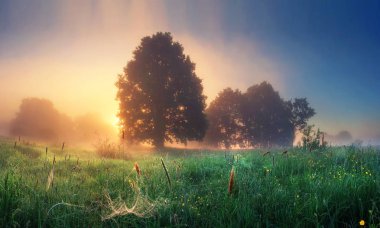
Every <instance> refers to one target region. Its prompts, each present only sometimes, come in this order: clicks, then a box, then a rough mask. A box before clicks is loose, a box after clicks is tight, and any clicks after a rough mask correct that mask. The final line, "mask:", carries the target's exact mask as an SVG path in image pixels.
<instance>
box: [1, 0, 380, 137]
mask: <svg viewBox="0 0 380 228" xmlns="http://www.w3.org/2000/svg"><path fill="white" fill-rule="evenodd" d="M297 3H300V2H297V1H294V2H292V3H290V4H285V3H273V2H266V3H262V2H258V1H252V2H251V1H249V2H244V1H237V2H236V4H234V3H231V2H228V1H222V2H221V3H220V4H217V2H212V1H210V2H207V3H206V2H201V1H195V2H192V3H189V2H176V1H144V2H141V1H113V2H106V1H90V0H89V1H83V2H81V4H76V2H75V1H65V2H61V1H51V2H49V3H46V2H44V1H41V0H34V1H28V2H26V3H25V2H23V1H17V0H16V1H11V0H6V1H2V2H1V3H0V49H1V50H2V51H1V52H0V96H1V97H2V101H1V104H0V113H2V115H1V117H0V133H1V132H3V133H4V132H5V130H4V128H3V129H1V126H2V125H3V126H4V124H5V123H7V122H9V121H10V120H11V119H12V118H14V116H15V114H16V112H17V111H18V108H19V106H20V104H21V100H22V99H24V98H27V97H38V98H44V99H48V100H50V101H52V103H53V104H54V106H55V108H56V109H57V110H58V111H59V112H61V113H65V114H67V115H69V116H71V117H72V118H75V117H78V116H81V115H85V114H87V113H97V114H98V115H100V116H101V117H102V118H103V119H104V121H105V122H107V123H108V124H109V125H112V124H115V122H116V121H117V119H116V117H115V115H116V112H117V109H118V105H117V101H116V100H115V98H116V87H115V86H114V83H115V82H116V80H117V75H118V74H121V73H122V72H123V68H124V67H125V66H126V64H127V62H128V61H130V60H131V58H132V52H133V50H134V49H135V48H136V47H137V46H138V45H139V42H140V40H141V38H143V37H145V36H151V35H152V34H154V33H156V32H159V31H162V32H171V34H172V35H173V38H174V40H175V41H178V42H179V43H181V44H182V45H183V47H184V52H185V54H186V55H189V56H190V58H191V60H192V61H193V62H194V63H195V64H196V73H197V75H198V77H200V78H201V79H202V80H203V86H204V93H205V95H206V96H207V97H208V98H207V104H209V103H210V102H211V101H212V100H213V99H214V98H215V97H216V95H217V94H218V93H219V92H220V91H221V90H223V89H224V88H226V87H231V88H232V89H240V90H241V91H243V92H245V90H246V89H247V88H248V87H249V86H251V85H254V84H258V83H260V82H262V81H268V82H270V83H271V84H272V85H273V86H274V88H275V90H276V91H279V93H280V96H281V97H283V98H284V99H286V100H288V99H292V98H296V97H306V98H307V99H308V101H309V102H310V105H311V107H313V108H314V109H315V110H316V113H317V114H316V115H315V117H313V118H312V119H311V121H310V123H311V124H315V125H316V126H317V127H319V128H321V130H322V131H326V132H327V133H328V134H329V135H333V136H334V135H338V134H339V133H340V132H342V131H347V132H349V133H350V134H351V135H352V140H355V139H361V140H363V141H364V142H365V144H368V143H370V144H380V121H379V115H378V113H379V112H380V101H379V99H378V98H379V97H378V95H379V92H378V88H380V78H379V75H380V65H378V64H377V63H378V62H379V60H380V27H379V26H378V25H377V23H378V21H380V13H379V12H380V11H379V10H380V3H379V2H376V1H369V2H366V4H361V3H358V2H353V1H352V2H351V1H336V2H332V3H317V2H315V3H314V2H312V3H310V2H309V3H303V2H302V4H297ZM338 9H339V10H338ZM4 98H6V99H4Z"/></svg>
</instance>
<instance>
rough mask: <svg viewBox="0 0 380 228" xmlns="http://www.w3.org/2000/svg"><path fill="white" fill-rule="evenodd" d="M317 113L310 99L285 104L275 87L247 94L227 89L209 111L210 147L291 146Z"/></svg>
mask: <svg viewBox="0 0 380 228" xmlns="http://www.w3.org/2000/svg"><path fill="white" fill-rule="evenodd" d="M314 114H315V112H314V109H312V108H310V106H309V103H308V102H307V100H306V98H296V99H294V101H292V100H290V101H284V100H283V99H282V98H281V97H280V95H279V93H278V92H277V91H275V90H274V89H273V87H272V85H271V84H269V83H268V82H263V83H261V84H258V85H253V86H251V87H249V88H248V89H247V91H246V92H245V93H241V92H240V91H239V90H235V91H233V90H232V89H230V88H227V89H224V90H223V91H222V92H220V93H219V94H218V96H217V97H216V98H215V100H214V101H212V102H211V104H210V106H209V107H208V109H207V117H208V120H209V129H208V131H207V134H206V137H205V141H206V143H207V144H208V145H212V146H220V147H225V148H229V147H231V146H240V147H246V146H272V145H276V146H290V145H291V144H292V143H293V140H294V136H295V133H296V132H297V131H300V132H301V131H302V129H304V128H305V127H306V126H307V121H308V120H309V118H311V117H312V116H313V115H314Z"/></svg>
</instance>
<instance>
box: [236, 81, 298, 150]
mask: <svg viewBox="0 0 380 228" xmlns="http://www.w3.org/2000/svg"><path fill="white" fill-rule="evenodd" d="M244 95H245V97H246V102H245V105H244V108H243V112H242V114H243V116H244V123H245V125H246V135H247V139H248V140H249V141H250V142H251V145H259V146H271V145H280V146H288V145H291V144H292V142H293V139H294V128H293V124H292V122H291V120H292V113H291V110H290V109H289V108H288V106H287V105H286V103H285V102H284V100H283V99H282V98H281V97H280V95H279V94H278V92H277V91H275V90H274V89H273V87H272V85H271V84H269V83H268V82H262V83H261V84H259V85H254V86H251V87H249V88H248V89H247V92H246V93H245V94H244Z"/></svg>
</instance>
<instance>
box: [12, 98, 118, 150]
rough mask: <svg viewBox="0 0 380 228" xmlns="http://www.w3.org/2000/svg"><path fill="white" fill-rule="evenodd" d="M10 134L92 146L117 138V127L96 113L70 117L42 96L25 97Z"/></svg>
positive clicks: (54, 142)
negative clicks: (106, 139)
mask: <svg viewBox="0 0 380 228" xmlns="http://www.w3.org/2000/svg"><path fill="white" fill-rule="evenodd" d="M9 135H10V136H13V137H16V138H17V137H20V138H22V139H23V140H33V141H37V142H45V143H52V144H60V143H62V142H66V143H70V144H74V145H82V146H89V145H92V144H94V143H96V140H99V139H102V138H110V139H112V140H115V139H116V138H117V131H116V128H115V127H113V126H111V125H109V124H107V123H106V122H105V121H104V120H102V119H101V117H100V116H99V115H97V114H94V113H87V114H84V115H81V116H78V117H75V118H73V117H70V116H68V115H66V114H64V113H62V112H60V111H59V110H57V109H56V108H55V107H54V104H53V103H52V102H51V101H49V100H47V99H42V98H25V99H23V100H22V102H21V105H20V108H19V111H18V112H17V114H16V116H15V118H14V119H12V120H11V122H10V123H9Z"/></svg>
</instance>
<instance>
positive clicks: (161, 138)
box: [116, 32, 207, 148]
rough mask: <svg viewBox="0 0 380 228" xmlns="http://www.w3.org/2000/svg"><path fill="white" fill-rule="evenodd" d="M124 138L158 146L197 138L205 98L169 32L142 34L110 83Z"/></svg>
mask: <svg viewBox="0 0 380 228" xmlns="http://www.w3.org/2000/svg"><path fill="white" fill-rule="evenodd" d="M116 86H117V88H118V92H117V99H118V101H119V113H118V116H119V119H120V121H121V126H122V128H123V130H124V134H125V137H126V139H127V140H128V141H129V142H131V143H135V142H146V143H150V144H152V145H154V146H155V147H157V148H162V147H163V146H164V143H165V142H180V143H184V144H186V143H187V142H188V141H189V140H198V141H199V140H202V138H203V137H204V135H205V132H206V129H207V121H206V114H205V112H204V110H205V107H206V103H205V100H206V97H205V96H204V95H203V86H202V81H201V79H200V78H198V77H197V75H196V74H195V64H194V63H193V62H192V61H191V60H190V57H189V56H186V55H185V54H184V53H183V47H182V45H181V44H180V43H178V42H174V41H173V38H172V36H171V34H170V33H161V32H159V33H156V34H154V35H152V36H147V37H144V38H143V39H142V40H141V43H140V45H139V46H138V47H137V48H136V50H135V51H134V52H133V59H132V60H131V61H129V62H128V64H127V66H126V67H125V68H124V73H123V74H121V75H119V77H118V80H117V82H116Z"/></svg>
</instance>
